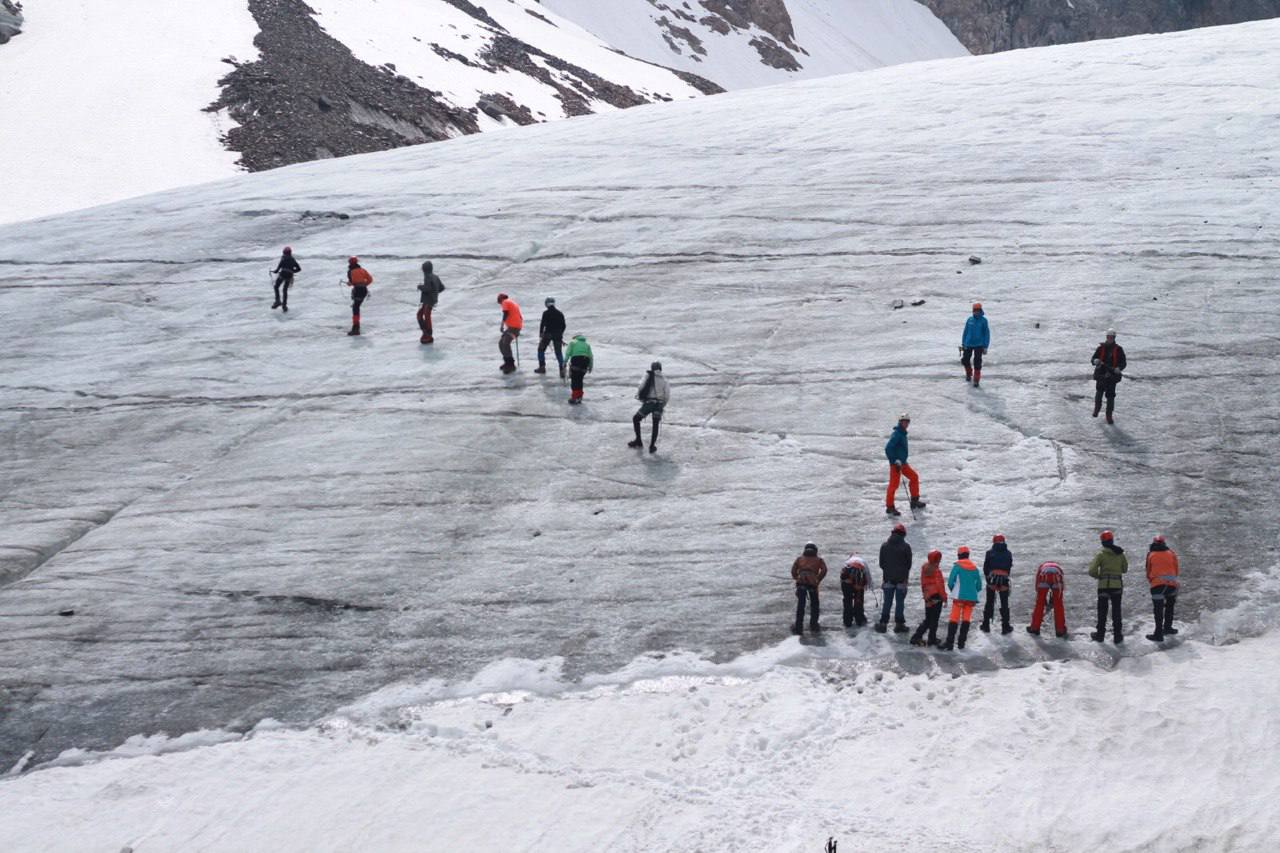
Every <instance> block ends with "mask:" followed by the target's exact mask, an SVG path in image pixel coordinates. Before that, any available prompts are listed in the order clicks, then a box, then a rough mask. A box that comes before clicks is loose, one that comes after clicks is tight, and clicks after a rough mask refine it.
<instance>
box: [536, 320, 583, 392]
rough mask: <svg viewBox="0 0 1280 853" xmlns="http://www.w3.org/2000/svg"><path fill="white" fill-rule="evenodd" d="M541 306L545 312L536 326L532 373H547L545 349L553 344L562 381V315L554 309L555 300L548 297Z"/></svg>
mask: <svg viewBox="0 0 1280 853" xmlns="http://www.w3.org/2000/svg"><path fill="white" fill-rule="evenodd" d="M543 304H544V305H545V306H546V310H545V311H543V312H542V322H541V323H539V324H538V367H537V369H535V370H534V371H533V372H534V373H546V372H547V347H548V346H550V345H551V344H555V348H556V363H557V364H559V365H560V378H561V379H564V362H565V356H564V354H563V353H562V351H561V350H562V348H563V347H564V327H565V319H564V314H562V313H560V309H559V308H557V307H556V301H555V299H553V298H552V297H550V296H548V297H547V299H546V301H545V302H544V303H543ZM579 390H581V389H579ZM578 396H579V397H581V396H582V395H581V394H579V395H578ZM570 402H572V401H570Z"/></svg>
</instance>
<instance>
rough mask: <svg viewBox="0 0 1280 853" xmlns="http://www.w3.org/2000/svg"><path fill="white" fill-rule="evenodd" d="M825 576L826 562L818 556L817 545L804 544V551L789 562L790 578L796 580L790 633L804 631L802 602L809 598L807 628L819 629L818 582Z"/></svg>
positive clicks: (811, 629)
mask: <svg viewBox="0 0 1280 853" xmlns="http://www.w3.org/2000/svg"><path fill="white" fill-rule="evenodd" d="M826 576H827V564H826V563H825V562H823V560H822V558H821V557H819V556H818V546H817V545H814V544H813V543H812V542H810V543H809V544H807V545H805V546H804V553H803V554H802V555H800V556H799V557H796V561H795V562H794V563H792V564H791V578H792V579H793V580H794V581H795V582H796V624H795V625H793V626H792V628H791V633H793V634H803V633H804V602H805V599H806V598H807V599H808V600H809V630H810V631H821V630H822V628H821V627H820V626H819V625H818V584H820V583H822V579H823V578H825V577H826Z"/></svg>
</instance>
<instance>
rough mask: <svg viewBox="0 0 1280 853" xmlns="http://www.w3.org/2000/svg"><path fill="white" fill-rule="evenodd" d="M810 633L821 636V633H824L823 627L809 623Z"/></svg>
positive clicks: (815, 623)
mask: <svg viewBox="0 0 1280 853" xmlns="http://www.w3.org/2000/svg"><path fill="white" fill-rule="evenodd" d="M809 633H811V634H820V633H822V626H821V625H819V624H818V623H817V622H810V623H809Z"/></svg>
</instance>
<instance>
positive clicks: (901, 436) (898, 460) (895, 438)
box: [884, 412, 925, 516]
mask: <svg viewBox="0 0 1280 853" xmlns="http://www.w3.org/2000/svg"><path fill="white" fill-rule="evenodd" d="M909 426H911V418H910V416H908V415H907V413H906V412H903V413H902V414H901V415H899V416H898V425H897V426H896V427H894V428H893V433H892V434H891V435H890V436H889V440H888V441H887V442H885V445H884V455H885V456H886V457H887V458H888V459H889V488H888V489H887V490H886V491H885V495H884V511H885V513H886V514H887V515H894V516H897V515H902V513H900V512H898V508H897V507H896V506H894V495H895V494H897V492H898V485H899V484H900V483H901V482H902V478H903V477H906V478H907V488H908V490H909V491H910V492H911V508H912V509H924V507H925V503H924V501H922V500H920V477H919V476H918V475H917V474H916V472H915V469H914V468H912V467H911V466H910V465H908V464H907V450H908V448H907V428H908V427H909Z"/></svg>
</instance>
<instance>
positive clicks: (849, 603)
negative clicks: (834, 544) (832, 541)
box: [840, 554, 871, 628]
mask: <svg viewBox="0 0 1280 853" xmlns="http://www.w3.org/2000/svg"><path fill="white" fill-rule="evenodd" d="M870 582H871V572H870V571H868V569H867V563H866V561H865V560H863V559H862V558H861V557H859V556H858V555H857V554H850V555H849V559H847V560H845V562H844V568H843V569H841V570H840V597H841V598H843V599H844V626H845V627H846V628H852V627H853V626H854V624H855V623H856V624H857V625H858V627H859V628H861V627H862V626H863V625H865V624H867V613H866V610H865V608H864V606H863V603H864V601H865V599H866V595H867V585H868V584H869V583H870Z"/></svg>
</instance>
